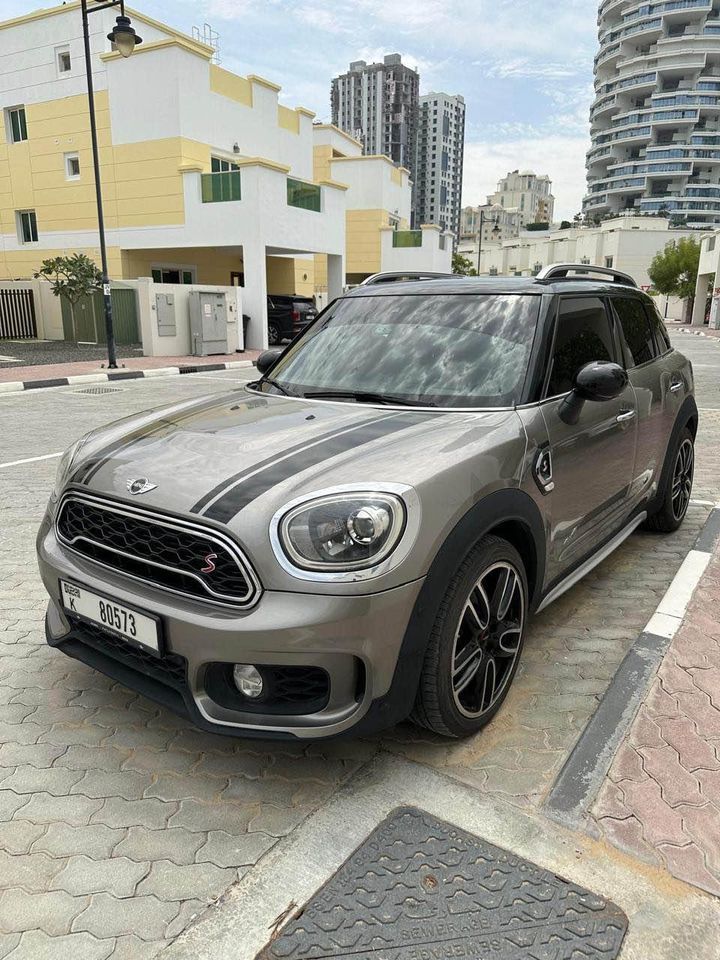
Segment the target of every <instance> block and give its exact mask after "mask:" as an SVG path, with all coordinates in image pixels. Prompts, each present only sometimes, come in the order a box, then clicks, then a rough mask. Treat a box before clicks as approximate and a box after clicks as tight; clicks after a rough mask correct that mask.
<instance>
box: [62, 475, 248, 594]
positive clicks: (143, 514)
mask: <svg viewBox="0 0 720 960" xmlns="http://www.w3.org/2000/svg"><path fill="white" fill-rule="evenodd" d="M74 505H79V506H80V507H83V508H89V509H90V510H93V511H96V512H100V513H102V514H107V515H109V517H108V523H110V522H112V521H113V520H120V521H122V520H123V519H126V520H128V521H129V522H130V523H132V522H136V523H137V524H139V525H144V526H146V527H147V528H149V529H150V530H152V529H153V528H157V530H158V531H159V532H160V531H162V532H165V533H167V534H168V535H169V536H170V537H175V538H177V540H178V542H179V540H180V539H181V538H182V537H183V536H185V537H187V538H188V539H190V540H192V538H195V539H197V540H200V541H205V542H206V543H208V544H210V546H211V549H212V552H213V553H217V554H219V557H221V558H222V562H223V564H224V565H225V567H226V568H228V570H233V565H234V574H235V576H236V579H237V580H238V581H239V586H241V587H242V588H241V589H239V590H238V591H237V592H234V593H229V592H227V591H222V590H217V589H213V587H212V585H211V584H210V583H209V582H208V579H207V577H203V576H202V575H201V574H200V573H199V572H197V571H194V570H191V569H188V568H187V567H183V566H182V565H181V564H168V563H161V562H158V561H157V560H153V559H150V558H149V557H148V556H145V555H143V554H141V553H137V552H135V553H133V552H132V551H129V550H126V549H125V550H123V549H121V548H119V547H117V546H112V545H111V544H110V543H109V542H108V540H103V541H102V542H101V541H100V540H98V539H96V538H92V537H90V536H85V535H83V534H82V533H78V534H73V535H68V534H67V532H66V531H64V530H63V526H64V523H63V521H64V520H65V518H66V513H67V511H68V510H69V509H70V508H71V507H73V506H74ZM55 534H56V536H57V538H58V540H59V542H60V543H61V544H62V545H63V546H64V547H66V548H67V549H68V550H72V551H73V552H74V553H76V554H78V555H79V556H81V557H83V559H85V560H89V561H90V562H92V563H96V564H98V565H99V566H102V567H105V568H106V569H109V570H113V571H114V572H116V573H119V574H121V575H122V576H125V577H129V578H130V579H133V580H138V581H140V582H142V583H147V584H149V585H150V586H153V587H155V588H157V589H159V590H164V591H167V592H169V593H174V594H177V595H180V596H183V597H185V598H187V599H190V600H200V601H201V602H206V603H213V604H219V605H222V606H224V607H235V608H241V609H247V608H249V607H251V606H253V605H254V604H255V603H256V602H257V601H258V599H259V598H260V594H261V593H262V587H261V585H260V581H259V580H258V578H257V575H256V574H255V571H254V570H253V568H252V566H251V564H250V562H249V560H248V559H247V557H246V556H245V554H244V553H243V551H242V549H241V548H240V546H239V545H238V544H237V543H236V542H235V540H233V539H232V537H230V536H228V535H227V534H225V533H223V532H222V531H221V530H216V529H215V528H214V527H211V526H206V525H205V524H203V523H195V522H193V521H191V520H186V519H184V518H182V517H176V516H170V515H167V516H166V515H165V514H161V513H157V512H155V511H153V510H147V509H144V508H142V507H134V506H131V505H129V504H124V503H121V502H117V501H114V500H108V499H105V498H103V497H99V496H95V495H94V494H86V493H83V492H79V491H76V490H70V491H67V492H66V493H65V494H64V495H63V497H62V499H61V501H60V504H59V506H58V510H57V513H56V517H55ZM158 535H159V534H158ZM83 545H85V548H84V549H83ZM97 553H102V554H103V559H99V558H98V556H97ZM111 557H117V560H118V562H117V563H113V562H111V560H110V558H111ZM123 557H124V558H125V560H126V562H127V563H135V564H137V565H141V566H144V567H145V568H147V569H146V572H144V573H143V574H142V575H139V574H138V573H133V572H131V571H130V570H128V569H126V568H125V567H124V566H123V563H122V558H123ZM197 559H198V561H199V560H201V559H202V558H201V557H200V556H198V557H197ZM152 571H157V577H153V576H152V575H151V573H152ZM174 577H176V578H177V580H178V581H181V580H185V581H186V583H188V584H190V585H191V586H192V589H187V588H183V587H182V586H180V585H175V586H174V585H173V584H172V580H173V578H174ZM226 579H227V577H226Z"/></svg>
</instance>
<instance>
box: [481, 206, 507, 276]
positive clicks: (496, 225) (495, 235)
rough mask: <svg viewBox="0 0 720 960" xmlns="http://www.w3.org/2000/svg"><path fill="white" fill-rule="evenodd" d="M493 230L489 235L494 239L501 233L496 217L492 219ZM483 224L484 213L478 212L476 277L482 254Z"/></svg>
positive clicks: (482, 211)
mask: <svg viewBox="0 0 720 960" xmlns="http://www.w3.org/2000/svg"><path fill="white" fill-rule="evenodd" d="M492 222H493V228H492V230H491V233H492V235H493V236H494V237H497V235H498V234H499V233H500V232H501V230H500V227H499V225H498V222H497V217H493V221H492ZM484 223H485V211H484V210H481V211H480V229H479V230H478V256H477V275H478V276H480V254H481V253H482V241H483V225H484Z"/></svg>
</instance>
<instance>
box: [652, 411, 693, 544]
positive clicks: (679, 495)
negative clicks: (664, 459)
mask: <svg viewBox="0 0 720 960" xmlns="http://www.w3.org/2000/svg"><path fill="white" fill-rule="evenodd" d="M669 456H670V457H671V458H672V461H671V462H672V470H671V472H670V474H669V475H668V481H667V484H666V488H665V491H664V493H663V500H662V503H661V504H660V507H659V509H658V510H657V511H656V512H655V513H653V514H652V515H651V516H649V517H648V518H647V521H646V524H645V525H646V526H647V527H648V528H649V529H650V530H658V531H660V532H661V533H672V532H673V531H675V530H677V529H678V527H679V526H680V524H681V523H682V522H683V520H684V519H685V514H686V513H687V510H688V507H689V506H690V497H691V495H692V487H693V479H694V477H695V441H694V440H693V435H692V433H691V432H690V430H689V428H688V427H683V429H682V430H681V432H680V436H679V437H678V439H677V441H676V443H675V446H674V447H673V449H672V450H671V451H670V453H669Z"/></svg>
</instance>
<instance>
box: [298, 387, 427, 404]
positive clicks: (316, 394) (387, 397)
mask: <svg viewBox="0 0 720 960" xmlns="http://www.w3.org/2000/svg"><path fill="white" fill-rule="evenodd" d="M302 396H303V397H304V398H305V399H306V400H357V402H358V403H383V404H389V405H390V406H398V407H436V406H437V404H436V403H431V402H430V401H429V400H406V399H405V397H396V396H393V395H392V394H391V393H369V392H367V391H365V390H317V391H313V392H312V393H303V394H302Z"/></svg>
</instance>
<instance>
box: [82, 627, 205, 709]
mask: <svg viewBox="0 0 720 960" xmlns="http://www.w3.org/2000/svg"><path fill="white" fill-rule="evenodd" d="M66 616H67V612H66ZM68 621H69V622H70V625H71V627H72V631H73V635H74V636H75V637H76V638H77V639H78V640H80V641H81V642H82V643H84V644H86V645H87V646H89V647H93V648H94V649H95V650H99V651H100V652H101V653H104V654H107V656H109V657H112V658H113V660H118V661H119V662H120V663H123V664H125V666H127V667H131V668H132V669H133V670H137V671H139V672H140V673H144V674H146V675H147V676H149V677H152V678H153V680H158V681H159V682H160V683H164V684H166V685H167V686H170V687H174V688H175V689H176V690H182V689H183V688H184V687H185V686H186V683H187V661H186V660H185V657H180V656H178V655H177V654H175V653H166V654H165V656H163V657H156V656H153V654H151V653H146V652H145V651H144V650H141V649H140V648H139V647H135V646H133V645H132V644H130V643H128V642H127V641H126V640H121V639H120V637H116V636H114V635H113V634H112V633H106V632H105V631H104V630H102V629H101V628H100V627H95V626H93V625H92V624H90V623H87V621H85V620H79V619H78V618H77V617H73V616H68Z"/></svg>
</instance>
